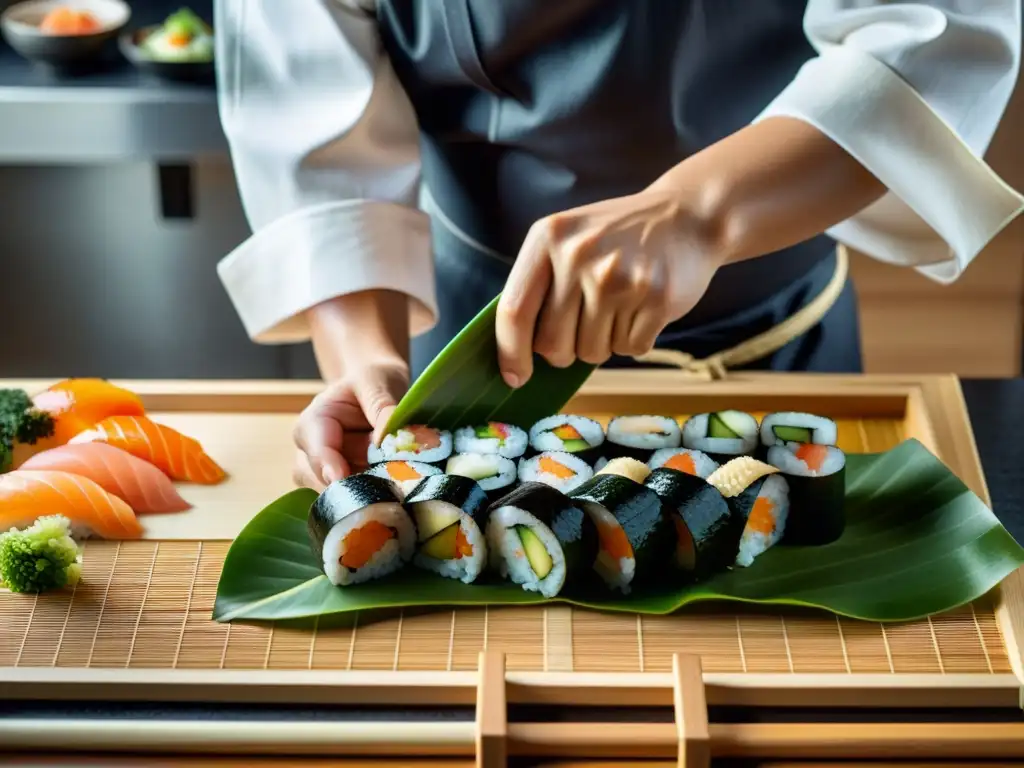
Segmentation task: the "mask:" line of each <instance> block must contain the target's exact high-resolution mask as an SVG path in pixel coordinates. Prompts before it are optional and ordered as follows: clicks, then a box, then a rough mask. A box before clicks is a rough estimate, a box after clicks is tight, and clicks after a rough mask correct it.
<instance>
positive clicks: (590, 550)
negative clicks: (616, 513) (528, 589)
mask: <svg viewBox="0 0 1024 768" xmlns="http://www.w3.org/2000/svg"><path fill="white" fill-rule="evenodd" d="M500 507H515V508H517V509H521V510H522V511H523V512H528V513H529V514H531V515H533V516H534V517H535V518H537V520H539V521H540V522H541V523H543V524H544V525H546V526H547V527H548V529H550V531H551V533H552V534H554V537H555V539H557V540H558V544H559V546H561V548H562V556H563V557H564V558H565V583H566V584H569V583H570V581H571V580H573V579H574V578H575V577H576V576H577V575H579V574H582V573H589V570H590V567H591V566H592V565H593V564H594V558H596V557H597V547H598V539H597V528H596V527H595V526H594V523H593V521H592V520H591V519H590V517H589V516H588V515H587V514H586V513H585V512H584V511H583V510H582V509H580V508H579V507H578V506H576V505H575V504H574V503H573V501H572V499H570V498H569V497H568V496H566V495H565V494H564V493H562V492H561V491H560V490H558V489H557V488H552V487H551V486H550V485H547V484H546V483H537V482H526V483H523V484H522V485H520V486H519V487H518V488H516V489H515V490H514V491H512V492H511V493H506V494H505V495H504V496H503V497H501V498H500V499H498V500H497V501H495V502H494V503H493V504H491V506H490V509H489V510H488V516H489V515H490V512H492V511H493V510H495V509H498V508H500Z"/></svg>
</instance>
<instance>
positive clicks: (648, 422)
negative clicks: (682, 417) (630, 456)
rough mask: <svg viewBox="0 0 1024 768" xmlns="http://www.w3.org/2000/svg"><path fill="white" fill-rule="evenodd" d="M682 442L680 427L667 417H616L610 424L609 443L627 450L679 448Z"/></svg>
mask: <svg viewBox="0 0 1024 768" xmlns="http://www.w3.org/2000/svg"><path fill="white" fill-rule="evenodd" d="M681 440H682V433H681V431H680V429H679V425H678V424H677V423H676V420H675V419H670V418H668V417H667V416H616V417H615V418H614V419H612V420H611V421H610V422H609V424H608V441H609V442H611V443H615V444H616V445H622V446H625V447H626V448H639V449H643V450H648V451H653V450H657V449H664V448H678V447H679V445H680V441H681Z"/></svg>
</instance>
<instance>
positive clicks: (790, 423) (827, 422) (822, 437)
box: [761, 412, 839, 448]
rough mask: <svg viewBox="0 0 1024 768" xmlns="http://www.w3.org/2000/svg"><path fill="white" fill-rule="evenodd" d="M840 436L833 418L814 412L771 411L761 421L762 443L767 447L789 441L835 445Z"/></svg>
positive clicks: (784, 443)
mask: <svg viewBox="0 0 1024 768" xmlns="http://www.w3.org/2000/svg"><path fill="white" fill-rule="evenodd" d="M838 437H839V430H838V429H837V428H836V423H835V422H834V421H832V419H826V418H825V417H824V416H815V415H814V414H813V413H795V412H780V413H769V414H768V415H767V416H765V417H764V419H763V420H762V421H761V445H763V446H764V447H765V448H771V447H772V446H776V445H786V444H788V443H814V444H815V445H835V444H836V441H837V439H838Z"/></svg>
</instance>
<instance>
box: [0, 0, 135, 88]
mask: <svg viewBox="0 0 1024 768" xmlns="http://www.w3.org/2000/svg"><path fill="white" fill-rule="evenodd" d="M60 7H70V8H73V9H74V10H76V11H88V12H89V13H91V14H92V15H93V16H95V17H96V19H97V20H98V21H99V22H100V29H99V30H98V31H97V32H92V33H90V34H86V35H53V34H47V33H45V32H42V31H40V29H39V25H40V24H41V23H42V21H43V19H44V18H45V17H46V15H47V14H48V13H49V12H50V11H52V10H54V9H55V8H60ZM130 18H131V9H130V8H129V7H128V5H127V3H124V2H121V0H63V1H62V0H29V2H24V3H15V4H14V5H12V6H10V7H9V8H7V10H5V11H4V12H3V14H0V29H2V30H3V35H4V38H5V39H6V40H7V42H8V43H9V44H10V46H11V48H13V49H14V50H15V51H17V52H18V53H19V54H21V55H22V56H23V57H25V58H26V59H28V60H29V61H35V62H39V63H42V64H47V65H49V66H51V67H55V68H57V69H60V70H65V71H69V70H74V69H78V68H88V67H89V66H91V65H94V64H95V63H96V62H97V60H99V59H100V58H102V56H103V54H104V52H105V51H106V49H107V43H108V42H110V41H111V40H112V39H113V38H115V37H117V34H118V32H120V31H121V30H122V29H124V27H125V25H127V24H128V20H129V19H130Z"/></svg>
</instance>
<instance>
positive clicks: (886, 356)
mask: <svg viewBox="0 0 1024 768" xmlns="http://www.w3.org/2000/svg"><path fill="white" fill-rule="evenodd" d="M281 1H282V2H286V1H287V0H281ZM9 4H10V3H9V1H8V0H0V10H2V8H3V7H6V6H7V5H9ZM130 5H131V7H132V12H133V16H132V19H131V22H130V24H129V27H130V28H131V27H138V26H142V25H146V24H151V23H157V22H160V21H162V20H163V19H164V18H165V17H166V16H167V15H168V14H169V13H170V12H172V11H174V10H176V9H177V8H178V7H179V6H181V5H182V2H181V0H136V1H135V2H132V3H130ZM188 6H189V7H190V8H192V10H194V11H195V12H196V13H198V14H199V15H201V16H202V17H203V18H205V19H206V20H207V21H212V0H192V2H188ZM1022 96H1024V89H1022V88H1018V96H1017V98H1016V99H1015V103H1014V105H1013V106H1012V107H1011V114H1010V118H1009V119H1008V120H1007V121H1006V124H1005V125H1004V126H1003V128H1002V129H1001V130H1000V132H999V135H998V136H997V138H996V141H995V143H994V145H993V147H992V150H991V152H990V157H989V159H990V162H992V163H993V164H994V165H995V167H996V168H997V170H998V171H999V172H1000V173H1002V175H1003V176H1004V178H1006V179H1007V181H1009V182H1010V183H1011V184H1012V185H1014V186H1015V187H1017V188H1018V189H1021V188H1024V143H1022V142H1021V141H1020V140H1019V137H1020V136H1021V135H1022V132H1021V131H1020V126H1021V125H1022V122H1024V98H1022ZM247 235H248V226H247V224H246V221H245V218H244V216H243V213H242V209H241V205H240V203H239V199H238V194H237V190H236V187H235V181H234V178H233V175H232V171H231V167H230V164H229V159H228V156H227V148H226V144H225V141H224V138H223V134H222V132H221V129H220V124H219V121H218V116H217V109H216V96H215V91H214V88H213V86H212V85H184V84H176V83H168V82H163V81H157V80H153V79H150V78H148V77H146V76H143V75H140V74H139V73H138V72H137V71H136V70H134V69H133V68H132V66H131V65H130V64H129V63H128V62H127V61H122V63H121V64H120V65H118V66H115V67H113V68H112V69H109V70H108V71H104V72H101V73H96V74H91V75H86V76H79V77H73V78H67V77H58V76H55V75H53V74H50V73H48V72H46V71H44V70H42V69H40V68H39V67H37V66H35V65H32V64H30V63H28V62H27V61H25V60H24V59H23V58H21V57H20V56H19V55H18V54H16V53H15V52H14V51H13V50H11V48H10V47H9V45H8V44H7V43H6V42H2V43H0V307H2V308H3V312H2V317H3V318H4V322H3V328H2V330H0V378H4V377H36V376H39V377H57V376H69V375H76V376H88V375H101V376H107V377H113V378H150V377H165V378H198V377H205V378H306V377H314V376H316V375H317V372H316V367H315V364H314V362H313V358H312V355H311V353H310V351H309V349H308V347H307V346H295V347H289V346H286V347H261V346H257V345H254V344H252V343H251V342H250V341H249V340H248V339H247V337H246V335H245V333H244V331H243V329H242V326H241V324H240V323H239V321H238V318H237V317H236V315H235V313H234V310H233V308H232V306H231V304H230V302H229V300H228V298H227V295H226V294H225V292H224V290H223V288H222V287H221V285H220V282H219V281H218V279H217V275H216V271H215V265H216V263H217V261H218V260H219V259H220V258H221V257H222V256H223V255H224V254H226V253H227V252H228V251H230V250H231V249H232V248H233V247H234V246H235V245H236V244H237V243H239V242H240V241H241V240H242V239H244V238H245V237H246V236H247ZM854 274H855V280H856V283H857V286H858V290H859V294H860V297H861V306H862V327H863V332H864V345H865V355H866V365H867V368H868V370H869V371H872V372H904V371H914V372H924V371H937V372H950V371H952V372H956V373H958V374H961V375H963V376H997V377H1001V376H1016V375H1020V373H1021V358H1022V348H1024V338H1022V328H1024V243H1022V242H1021V240H1019V239H1018V240H1017V241H1011V242H1007V243H1005V244H1004V245H1003V247H1001V248H1000V249H998V250H995V249H994V250H992V251H991V252H988V253H986V254H984V255H983V256H982V257H981V258H980V259H979V260H978V261H977V262H975V263H974V264H973V265H972V266H971V268H970V269H969V270H968V272H967V273H966V275H965V277H964V278H963V279H962V280H961V281H960V282H959V283H958V284H957V285H955V286H953V287H948V288H944V287H941V286H937V285H934V284H932V283H930V282H929V281H928V280H927V279H925V278H922V277H919V276H917V275H916V274H914V273H911V272H909V271H906V270H899V269H895V268H890V267H885V266H882V265H879V264H877V263H875V262H871V261H869V260H867V259H865V258H863V257H857V258H856V263H855V265H854Z"/></svg>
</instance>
